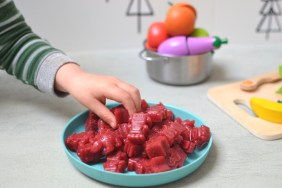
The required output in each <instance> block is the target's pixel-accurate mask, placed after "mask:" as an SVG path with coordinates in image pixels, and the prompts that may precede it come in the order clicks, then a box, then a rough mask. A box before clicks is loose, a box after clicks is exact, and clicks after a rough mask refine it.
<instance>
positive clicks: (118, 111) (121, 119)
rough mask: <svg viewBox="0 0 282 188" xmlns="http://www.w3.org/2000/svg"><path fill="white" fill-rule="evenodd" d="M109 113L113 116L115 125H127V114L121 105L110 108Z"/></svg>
mask: <svg viewBox="0 0 282 188" xmlns="http://www.w3.org/2000/svg"><path fill="white" fill-rule="evenodd" d="M111 111H112V112H113V114H114V115H115V118H116V121H117V124H121V123H128V120H129V114H128V111H127V110H126V108H125V107H124V106H123V105H119V106H116V107H114V108H112V109H111Z"/></svg>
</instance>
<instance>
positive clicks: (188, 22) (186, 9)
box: [164, 2, 197, 36]
mask: <svg viewBox="0 0 282 188" xmlns="http://www.w3.org/2000/svg"><path fill="white" fill-rule="evenodd" d="M196 17H197V12H196V9H195V8H194V7H193V6H192V5H190V4H188V3H183V2H180V3H176V4H174V5H172V6H171V7H170V8H169V10H168V13H167V15H166V19H165V22H164V23H165V28H166V30H167V32H168V34H169V35H171V36H179V35H186V36H187V35H190V34H191V33H192V32H193V30H194V27H195V22H196Z"/></svg>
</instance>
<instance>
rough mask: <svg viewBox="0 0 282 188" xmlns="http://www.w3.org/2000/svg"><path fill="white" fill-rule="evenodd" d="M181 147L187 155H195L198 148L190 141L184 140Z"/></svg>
mask: <svg viewBox="0 0 282 188" xmlns="http://www.w3.org/2000/svg"><path fill="white" fill-rule="evenodd" d="M180 145H181V147H182V149H183V150H184V151H185V152H186V153H187V154H190V153H193V152H194V150H195V148H196V144H195V143H194V142H192V141H189V140H183V141H182V142H181V143H180Z"/></svg>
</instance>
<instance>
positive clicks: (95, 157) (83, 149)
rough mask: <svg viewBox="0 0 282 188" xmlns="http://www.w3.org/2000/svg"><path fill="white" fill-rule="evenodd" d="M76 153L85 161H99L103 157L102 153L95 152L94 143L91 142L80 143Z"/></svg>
mask: <svg viewBox="0 0 282 188" xmlns="http://www.w3.org/2000/svg"><path fill="white" fill-rule="evenodd" d="M76 153H77V155H78V157H79V158H80V160H81V161H83V162H85V163H91V162H98V161H99V160H100V159H101V157H102V155H101V153H99V152H98V153H95V152H94V151H93V145H92V144H91V143H87V144H80V145H79V147H78V149H77V152H76Z"/></svg>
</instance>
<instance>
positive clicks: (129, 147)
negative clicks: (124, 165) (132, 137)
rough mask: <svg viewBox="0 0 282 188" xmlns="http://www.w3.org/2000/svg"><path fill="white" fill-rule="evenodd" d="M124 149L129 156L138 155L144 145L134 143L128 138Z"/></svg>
mask: <svg viewBox="0 0 282 188" xmlns="http://www.w3.org/2000/svg"><path fill="white" fill-rule="evenodd" d="M123 150H124V152H125V153H127V155H128V157H138V156H141V154H142V151H143V145H140V144H133V143H131V142H130V141H129V140H126V141H125V143H124V148H123Z"/></svg>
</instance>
